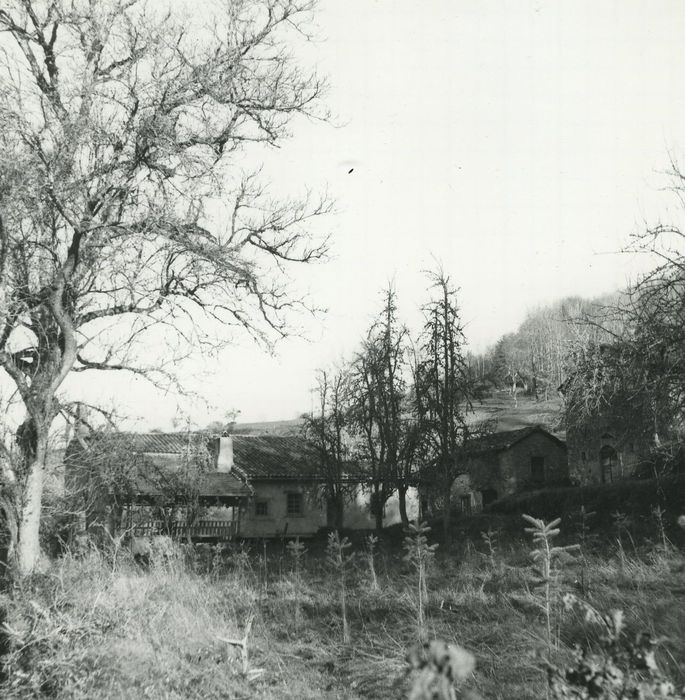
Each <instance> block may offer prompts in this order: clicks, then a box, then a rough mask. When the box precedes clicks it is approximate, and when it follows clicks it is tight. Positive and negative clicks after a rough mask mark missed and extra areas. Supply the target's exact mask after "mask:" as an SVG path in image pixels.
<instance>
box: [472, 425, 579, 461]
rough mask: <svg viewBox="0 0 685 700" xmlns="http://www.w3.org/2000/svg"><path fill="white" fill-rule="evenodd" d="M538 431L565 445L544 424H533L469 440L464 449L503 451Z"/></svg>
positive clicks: (477, 451) (473, 451)
mask: <svg viewBox="0 0 685 700" xmlns="http://www.w3.org/2000/svg"><path fill="white" fill-rule="evenodd" d="M537 432H540V433H544V434H545V435H546V436H547V437H549V438H551V439H552V440H554V441H555V442H557V443H559V444H560V445H565V443H564V442H563V440H560V439H559V438H558V437H557V436H556V435H553V434H552V433H550V432H549V431H547V430H545V429H544V428H543V427H542V426H539V425H531V426H528V427H526V428H519V429H518V430H504V431H501V432H498V433H490V434H489V435H483V436H481V437H478V438H473V439H472V440H469V441H467V443H466V445H465V446H464V451H465V452H466V453H467V454H470V455H476V454H483V453H485V452H501V451H502V450H508V449H509V448H510V447H513V446H514V445H515V444H516V443H518V442H520V441H521V440H524V439H525V438H527V437H528V436H529V435H532V434H533V433H537Z"/></svg>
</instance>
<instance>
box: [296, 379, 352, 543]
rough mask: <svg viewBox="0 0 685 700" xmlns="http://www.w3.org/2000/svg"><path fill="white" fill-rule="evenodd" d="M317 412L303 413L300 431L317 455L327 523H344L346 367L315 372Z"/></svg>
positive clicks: (347, 457)
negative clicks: (301, 430) (316, 373)
mask: <svg viewBox="0 0 685 700" xmlns="http://www.w3.org/2000/svg"><path fill="white" fill-rule="evenodd" d="M315 393H316V396H317V403H318V406H317V412H316V413H314V412H312V413H311V414H309V415H305V416H304V424H303V434H304V436H305V437H306V438H307V440H309V441H310V442H311V443H312V444H313V445H314V446H315V448H316V450H317V452H318V454H319V476H320V478H321V481H322V483H323V494H322V496H323V498H324V500H325V501H326V506H327V510H328V524H329V525H331V526H332V527H334V528H335V529H336V530H341V529H342V528H343V526H344V516H345V501H346V499H347V498H348V497H349V495H350V488H351V480H350V478H349V477H350V474H349V471H350V468H351V462H350V455H349V444H348V443H349V440H348V436H347V422H348V395H349V389H348V375H347V370H346V369H338V370H336V371H334V372H332V373H331V372H327V371H325V370H322V371H320V372H319V375H318V381H317V386H316V389H315Z"/></svg>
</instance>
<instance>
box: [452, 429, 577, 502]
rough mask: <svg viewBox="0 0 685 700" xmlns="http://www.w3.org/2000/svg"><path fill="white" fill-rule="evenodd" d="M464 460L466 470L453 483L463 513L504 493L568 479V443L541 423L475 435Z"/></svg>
mask: <svg viewBox="0 0 685 700" xmlns="http://www.w3.org/2000/svg"><path fill="white" fill-rule="evenodd" d="M461 459H462V461H463V465H464V473H463V474H462V475H461V476H459V477H458V478H457V479H455V482H454V484H453V486H452V502H453V503H454V504H456V505H457V507H458V508H459V509H460V510H461V511H462V512H464V513H470V512H471V511H476V510H481V509H482V508H483V507H485V506H487V505H489V504H490V503H492V502H493V501H495V500H496V499H498V498H502V497H504V496H509V495H511V494H514V493H520V492H521V491H530V490H534V489H539V488H544V487H545V486H554V485H562V484H567V483H568V481H569V470H568V457H567V451H566V444H565V442H564V441H563V440H561V439H560V438H558V437H557V436H556V435H553V434H552V433H550V432H549V431H548V430H546V429H545V428H543V427H542V426H529V427H526V428H521V429H519V430H507V431H501V432H496V433H491V434H489V435H484V436H482V437H478V438H474V439H472V440H470V441H469V442H468V443H467V444H466V446H465V447H464V449H463V452H462V455H461Z"/></svg>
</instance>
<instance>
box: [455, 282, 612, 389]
mask: <svg viewBox="0 0 685 700" xmlns="http://www.w3.org/2000/svg"><path fill="white" fill-rule="evenodd" d="M621 297H622V295H621V294H620V293H619V292H615V293H613V294H605V295H603V296H601V297H596V298H594V299H586V298H583V297H581V296H571V297H566V298H564V299H561V300H558V301H555V302H552V303H550V304H545V305H540V306H538V307H536V308H535V309H532V310H530V311H529V312H528V313H527V315H526V317H525V319H524V321H523V323H521V325H520V326H519V327H518V329H517V330H515V331H513V332H510V333H505V334H504V335H502V336H501V337H500V338H499V340H498V341H497V342H496V343H494V344H493V345H492V346H491V347H489V348H487V349H486V350H485V351H484V352H482V353H473V352H470V353H468V354H467V362H468V366H469V371H470V374H471V376H472V378H473V380H474V381H475V382H476V384H477V386H478V389H479V394H480V395H485V396H487V395H488V394H490V393H492V392H493V391H497V390H502V389H507V390H509V391H512V392H515V391H520V392H521V393H525V394H529V395H531V396H534V397H535V398H536V399H544V400H547V399H549V398H551V397H553V396H556V394H557V389H558V388H559V387H560V386H561V385H562V384H563V383H564V380H565V378H566V376H567V371H568V359H569V355H570V354H571V352H572V351H573V349H575V348H578V347H582V346H585V345H587V344H589V343H593V342H608V341H610V339H611V336H612V334H613V333H618V332H620V330H621V328H622V327H623V325H624V321H623V320H622V319H621V313H620V309H619V304H620V301H621Z"/></svg>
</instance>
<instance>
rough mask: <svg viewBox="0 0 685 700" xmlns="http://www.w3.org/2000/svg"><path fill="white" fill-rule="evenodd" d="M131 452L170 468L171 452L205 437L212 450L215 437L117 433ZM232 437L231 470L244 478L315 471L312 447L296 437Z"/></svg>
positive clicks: (305, 476) (306, 475)
mask: <svg viewBox="0 0 685 700" xmlns="http://www.w3.org/2000/svg"><path fill="white" fill-rule="evenodd" d="M116 437H117V439H119V440H122V441H123V443H124V444H125V445H126V448H127V449H128V450H130V452H131V453H133V454H145V455H159V457H158V458H156V459H155V458H154V457H153V458H152V461H154V463H156V464H158V466H159V467H161V468H162V469H163V468H167V469H169V470H173V468H174V466H173V463H176V462H178V459H175V458H174V455H180V454H182V453H183V452H184V451H185V450H186V449H187V448H188V441H189V440H192V439H193V438H198V437H206V439H207V440H209V441H212V449H213V450H216V449H217V447H218V438H217V437H213V436H211V435H207V434H206V433H117V434H116ZM230 437H231V438H232V440H233V463H234V470H235V472H236V474H237V475H238V476H239V477H242V478H244V479H247V480H256V481H261V480H279V479H281V480H282V479H288V480H312V479H313V478H315V476H316V474H317V472H318V471H319V470H318V460H319V457H318V453H317V451H316V449H315V447H314V446H313V445H312V444H311V443H310V442H308V441H307V440H305V439H304V438H302V437H299V436H280V435H231V436H230Z"/></svg>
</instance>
